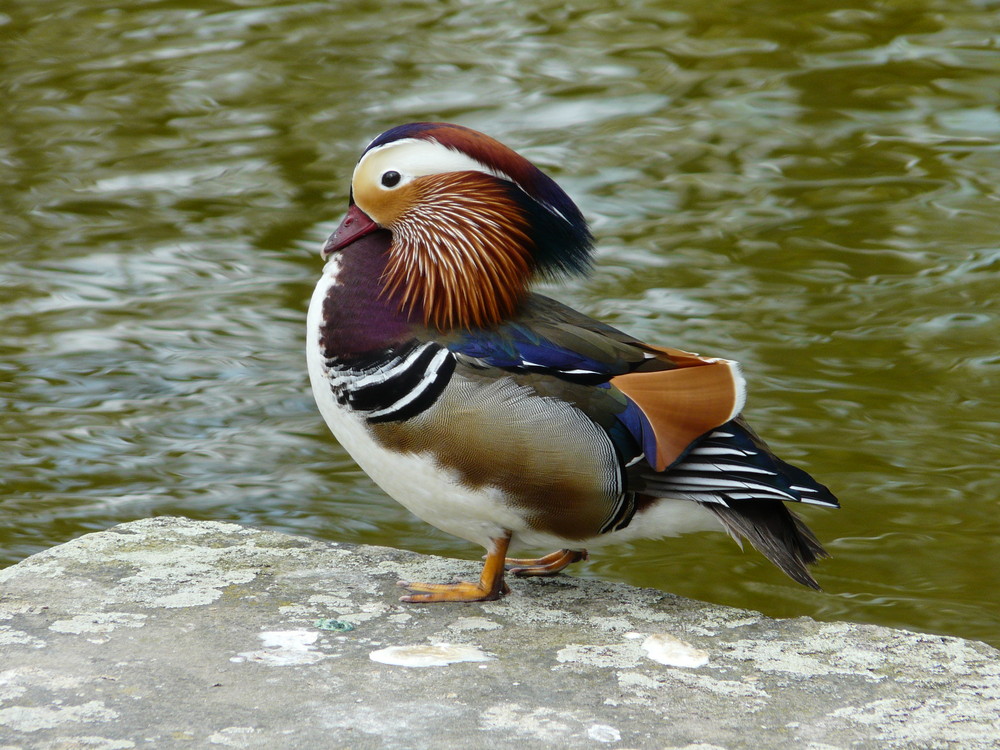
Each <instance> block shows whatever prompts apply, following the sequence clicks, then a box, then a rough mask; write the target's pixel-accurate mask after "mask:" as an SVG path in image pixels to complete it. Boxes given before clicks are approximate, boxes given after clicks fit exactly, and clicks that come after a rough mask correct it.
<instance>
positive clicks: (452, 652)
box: [368, 643, 493, 667]
mask: <svg viewBox="0 0 1000 750" xmlns="http://www.w3.org/2000/svg"><path fill="white" fill-rule="evenodd" d="M368 657H369V658H370V659H371V660H372V661H377V662H379V663H381V664H392V665H394V666H398V667H443V666H446V665H448V664H455V663H457V662H463V661H489V660H491V659H492V658H493V657H491V656H489V655H488V654H485V653H483V652H482V651H480V650H479V649H478V648H476V647H475V646H453V645H451V644H449V643H434V644H431V645H419V646H390V647H389V648H383V649H379V650H378V651H372V652H371V653H370V654H368Z"/></svg>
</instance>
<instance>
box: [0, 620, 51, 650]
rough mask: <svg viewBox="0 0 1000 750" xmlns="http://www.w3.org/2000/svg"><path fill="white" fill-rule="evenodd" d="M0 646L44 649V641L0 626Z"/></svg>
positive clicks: (20, 631)
mask: <svg viewBox="0 0 1000 750" xmlns="http://www.w3.org/2000/svg"><path fill="white" fill-rule="evenodd" d="M0 646H30V647H31V648H45V641H43V640H41V639H40V638H35V636H33V635H28V634H27V633H25V632H24V631H23V630H14V628H12V627H9V626H7V625H0Z"/></svg>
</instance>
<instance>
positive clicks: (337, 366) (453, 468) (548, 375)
mask: <svg viewBox="0 0 1000 750" xmlns="http://www.w3.org/2000/svg"><path fill="white" fill-rule="evenodd" d="M592 249H593V242H592V236H591V233H590V231H589V229H588V227H587V224H586V222H585V220H584V218H583V215H582V214H581V212H580V210H579V209H578V208H577V206H576V205H575V204H574V203H573V201H572V200H571V199H570V198H569V196H568V195H567V194H566V193H565V192H564V191H563V190H562V189H561V188H560V187H559V186H558V185H557V184H556V183H555V182H554V181H553V180H552V179H551V178H550V177H548V176H547V175H546V174H545V173H543V172H542V171H541V170H540V169H538V168H537V167H536V166H535V165H533V164H532V163H531V162H529V161H528V160H527V159H525V158H524V157H522V156H521V155H519V154H517V153H516V152H514V151H513V150H511V149H509V148H507V147H506V146H504V145H502V144H501V143H499V142H498V141H496V140H494V139H492V138H490V137H489V136H486V135H484V134H482V133H479V132H477V131H474V130H470V129H468V128H465V127H461V126H458V125H452V124H446V123H426V122H421V123H412V124H408V125H402V126H399V127H396V128H393V129H391V130H388V131H386V132H385V133H383V134H382V135H380V136H379V137H377V138H376V139H375V140H374V141H372V142H371V143H370V144H369V145H368V147H367V148H366V149H365V151H364V153H363V154H362V156H361V159H360V160H359V162H358V163H357V166H356V167H355V169H354V174H353V177H352V181H351V198H350V202H349V206H348V210H347V215H346V216H345V217H344V219H343V221H342V222H341V223H340V226H339V227H338V228H337V229H336V231H335V232H334V233H333V235H332V236H331V237H330V238H329V240H328V241H327V242H326V244H325V246H324V247H323V250H322V256H323V258H324V260H325V261H326V265H325V267H324V269H323V275H322V278H321V279H320V281H319V283H318V284H317V286H316V290H315V293H314V294H313V297H312V301H311V303H310V306H309V314H308V368H309V375H310V380H311V383H312V389H313V393H314V395H315V398H316V402H317V404H318V406H319V410H320V412H321V413H322V415H323V417H324V419H325V420H326V422H327V424H328V425H329V427H330V429H331V430H332V431H333V434H334V436H335V437H336V438H337V440H338V441H339V442H340V444H341V445H342V446H343V447H344V448H345V449H346V450H347V451H348V452H349V453H350V454H351V456H352V457H353V458H354V460H355V461H356V462H357V463H358V464H359V465H360V466H361V468H362V469H364V471H365V472H367V473H368V475H369V476H370V477H371V478H372V479H373V480H374V481H375V482H376V483H377V484H378V485H379V486H380V487H381V488H382V489H383V490H384V491H385V492H387V493H388V494H389V495H391V496H392V497H393V498H395V499H396V500H397V501H398V502H400V503H401V504H402V505H403V506H405V507H406V508H407V509H409V510H410V511H412V512H413V513H414V514H415V515H417V516H419V517H420V518H421V519H423V520H424V521H426V522H428V523H430V524H432V525H434V526H436V527H438V528H439V529H442V530H444V531H446V532H448V533H450V534H453V535H455V536H458V537H461V538H463V539H466V540H468V541H470V542H474V543H476V544H479V545H482V546H483V547H485V549H486V552H487V554H486V557H485V563H484V566H483V570H482V575H481V576H480V579H479V581H472V582H466V581H459V582H454V583H412V582H400V585H401V586H403V587H405V588H406V589H408V590H409V592H410V593H409V594H408V595H406V596H403V597H402V600H403V601H408V602H440V601H459V602H472V601H484V600H491V599H497V598H499V597H501V596H503V595H504V594H506V593H508V592H509V589H508V587H507V585H506V583H505V581H504V574H505V571H507V572H510V573H512V574H513V575H517V576H535V575H553V574H555V573H558V572H559V571H560V570H562V569H563V568H565V567H566V566H567V565H569V564H570V563H572V562H575V561H578V560H582V559H585V558H586V557H587V550H588V549H593V548H595V547H600V546H603V545H607V544H613V543H617V542H623V541H628V540H632V539H637V538H659V537H664V536H668V535H670V536H673V535H677V534H681V533H685V532H691V531H701V530H706V529H716V530H720V531H727V532H728V533H729V534H730V535H731V536H732V537H733V538H734V539H735V540H736V541H737V542H739V543H741V544H742V541H741V540H742V539H746V540H748V541H749V542H750V543H751V544H752V545H753V546H754V547H756V548H757V549H758V550H759V551H760V552H761V553H763V554H764V555H765V556H766V557H767V558H768V559H770V560H771V561H772V562H773V563H774V564H775V565H777V566H778V567H779V568H780V569H781V570H783V571H784V572H785V573H787V574H788V575H789V576H790V577H791V578H793V579H794V580H796V581H798V582H800V583H802V584H805V585H807V586H810V587H813V588H817V589H818V588H819V586H818V585H817V583H816V581H815V580H814V578H813V577H812V575H810V573H809V571H808V569H807V565H809V564H811V563H813V562H815V561H816V560H817V559H818V558H820V557H824V556H827V555H826V552H825V550H824V549H823V547H822V546H821V545H820V543H819V542H818V541H817V539H816V537H815V536H814V535H813V533H812V532H811V531H810V530H809V529H808V528H807V527H806V526H805V524H804V523H803V522H802V521H801V520H799V518H798V517H796V516H795V515H794V514H793V513H792V512H791V511H790V510H789V509H788V508H787V507H786V505H785V504H786V503H810V504H815V505H823V506H829V507H838V502H837V500H836V498H835V497H834V496H833V495H832V494H831V493H830V491H829V490H828V489H827V488H826V487H824V486H823V485H821V484H819V483H818V482H816V481H815V480H814V479H813V478H812V477H810V476H809V475H808V474H807V473H806V472H804V471H802V470H801V469H798V468H796V467H794V466H791V465H789V464H787V463H785V462H784V461H782V460H781V459H779V458H778V457H777V456H775V455H774V453H772V452H771V450H769V449H768V447H767V445H766V444H765V443H764V441H763V440H761V439H760V438H759V437H758V436H757V435H756V433H755V432H754V431H753V430H752V429H751V428H750V426H749V425H748V424H747V423H746V422H745V421H744V419H743V417H742V416H741V411H742V409H743V404H744V400H745V393H746V386H745V382H744V378H743V376H742V375H741V372H740V367H739V365H738V364H737V363H736V362H734V361H731V360H727V359H721V358H716V357H703V356H699V355H697V354H692V353H690V352H686V351H682V350H680V349H673V348H667V347H661V346H654V345H651V344H646V343H644V342H642V341H640V340H638V339H636V338H633V337H632V336H629V335H628V334H626V333H623V332H621V331H619V330H617V329H615V328H613V327H611V326H609V325H606V324H604V323H601V322H599V321H597V320H594V319H592V318H589V317H587V316H585V315H583V314H581V313H579V312H577V311H576V310H573V309H571V308H569V307H567V306H566V305H563V304H560V303H559V302H557V301H555V300H553V299H550V298H548V297H544V296H542V295H540V294H536V293H533V292H531V291H530V288H529V287H530V284H531V282H532V281H533V280H534V279H536V278H539V277H540V278H553V277H559V276H564V275H567V274H578V273H584V272H586V271H587V270H588V269H589V266H590V262H591V254H592ZM514 547H528V548H546V549H552V548H554V549H556V550H557V551H555V552H552V553H551V554H548V555H546V556H544V557H539V558H537V559H514V558H508V557H507V552H508V549H513V548H514Z"/></svg>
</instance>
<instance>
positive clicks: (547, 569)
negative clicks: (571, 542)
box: [504, 549, 587, 578]
mask: <svg viewBox="0 0 1000 750" xmlns="http://www.w3.org/2000/svg"><path fill="white" fill-rule="evenodd" d="M586 559H587V550H585V549H579V550H576V549H561V550H556V551H555V552H552V553H550V554H548V555H545V557H539V558H537V559H524V558H518V557H508V558H507V559H506V560H504V567H505V568H506V569H507V572H508V573H511V574H512V575H515V576H518V577H520V578H525V577H528V576H554V575H555V574H556V573H558V572H559V571H561V570H562V569H563V568H565V567H566V566H567V565H570V564H571V563H575V562H580V561H581V560H586Z"/></svg>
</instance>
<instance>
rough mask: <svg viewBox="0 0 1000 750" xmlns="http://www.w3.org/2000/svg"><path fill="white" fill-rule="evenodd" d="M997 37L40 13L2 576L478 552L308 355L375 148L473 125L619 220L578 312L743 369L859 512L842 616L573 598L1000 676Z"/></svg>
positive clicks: (892, 26) (563, 292)
mask: <svg viewBox="0 0 1000 750" xmlns="http://www.w3.org/2000/svg"><path fill="white" fill-rule="evenodd" d="M997 10H998V6H997V3H995V2H993V3H991V2H988V1H987V0H981V1H980V2H961V1H959V0H955V1H953V0H947V1H945V0H941V1H940V2H931V1H929V0H927V1H925V0H896V1H895V2H879V3H871V2H856V3H833V2H808V0H806V1H803V0H796V2H786V1H781V0H761V1H759V2H745V1H742V0H741V1H740V2H736V1H735V0H731V1H729V2H725V1H717V2H710V3H706V2H700V1H699V2H695V1H694V0H675V1H673V2H669V3H645V4H644V3H639V2H618V3H608V2H607V0H582V1H581V2H577V3H565V2H549V0H542V1H541V2H532V3H517V2H493V3H486V2H483V3H465V2H439V3H422V2H384V3H368V2H360V3H358V2H343V3H320V2H303V3H294V2H275V1H273V0H271V1H269V2H265V1H264V0H261V1H254V0H233V1H231V2H223V1H221V0H219V1H216V2H184V1H182V0H163V1H148V2H142V1H140V0H132V2H118V3H113V2H109V1H107V0H14V1H13V2H11V1H10V0H8V2H6V3H4V4H3V5H2V6H0V278H2V284H3V296H2V300H0V347H2V350H0V351H2V354H0V401H2V422H3V429H2V431H0V435H2V440H3V446H2V451H0V482H2V489H0V563H2V564H10V563H13V562H16V561H17V560H19V559H21V558H23V557H24V556H26V555H29V554H31V553H34V552H37V551H39V550H42V549H45V548H47V547H49V546H51V545H54V544H58V543H60V542H64V541H66V540H68V539H71V538H73V537H76V536H78V535H80V534H83V533H85V532H89V531H94V530H98V529H104V528H107V527H109V526H111V525H112V524H115V523H119V522H121V521H127V520H131V519H135V518H141V517H145V516H150V515H161V514H180V515H185V516H189V517H193V518H200V519H218V520H232V521H238V522H241V523H248V524H252V525H255V526H258V527H261V528H269V529H277V530H282V531H288V532H292V533H297V534H306V535H309V536H312V537H315V538H321V539H331V540H344V541H350V542H366V543H368V542H370V543H380V544H389V545H393V546H398V547H404V548H407V549H414V550H419V551H423V552H432V553H438V554H444V555H450V556H455V557H464V558H466V559H469V560H472V559H478V556H479V555H480V554H481V551H480V550H478V549H473V548H472V547H470V546H469V545H468V544H466V543H464V542H462V541H461V540H457V539H453V538H451V537H448V536H447V535H445V534H443V533H440V532H438V531H436V530H435V529H433V528H430V527H428V526H426V525H424V524H423V523H421V522H419V521H417V520H416V519H414V518H413V517H411V516H409V515H408V514H407V513H406V512H405V511H404V510H403V509H402V508H400V507H399V506H397V505H396V504H395V503H394V502H393V501H392V500H390V499H389V498H387V497H385V496H384V495H383V494H382V493H381V492H380V491H378V490H377V489H376V488H374V486H373V485H372V484H371V482H370V481H369V480H368V479H367V478H366V477H365V476H364V475H363V474H362V473H361V472H360V471H359V470H358V469H357V468H356V467H355V466H354V464H353V463H352V462H351V460H350V459H349V458H348V457H347V455H346V454H345V453H344V452H343V451H342V450H341V449H340V448H339V446H338V445H337V444H336V443H335V442H334V441H333V439H332V438H331V437H330V436H329V435H328V434H327V431H326V427H325V426H324V424H323V422H322V420H321V419H320V418H319V416H318V414H317V413H316V411H315V408H314V406H313V403H312V398H311V396H310V394H309V392H308V389H307V381H306V374H305V365H304V356H303V337H304V333H303V323H304V318H305V308H306V304H307V300H308V297H309V294H310V292H311V288H312V285H313V283H314V281H315V279H316V278H317V276H318V274H319V271H320V261H319V257H318V250H319V247H320V245H321V243H322V242H323V240H324V239H325V237H326V236H327V235H328V234H329V232H330V231H331V230H332V229H333V228H334V227H335V226H336V223H337V221H338V220H339V218H340V216H341V215H342V213H343V211H344V209H345V205H346V194H347V188H348V180H349V177H350V172H351V169H352V167H353V164H354V161H355V160H356V158H357V156H358V154H359V152H360V149H361V148H362V147H363V146H364V145H365V143H366V142H367V140H368V139H370V138H372V137H374V136H375V135H377V134H378V133H379V132H381V131H382V130H384V129H386V128H388V127H390V126H392V125H396V124H399V123H402V122H406V121H411V120H419V119H447V120H454V121H458V122H461V123H463V124H465V125H469V126H472V127H474V128H478V129H481V130H485V131H487V132H489V133H491V134H492V135H494V136H497V137H499V138H500V139H501V140H503V141H505V142H507V143H508V144H510V145H512V146H514V147H516V148H518V149H520V150H521V151H522V152H524V153H525V154H527V155H528V156H529V157H530V158H532V159H534V160H535V161H536V162H537V163H539V164H540V165H541V166H543V167H544V168H545V169H547V170H548V171H549V172H550V173H551V174H553V176H555V177H556V178H557V179H558V180H559V181H560V183H561V184H562V185H563V186H564V187H565V188H566V189H567V190H568V191H569V192H570V193H571V194H572V195H573V196H574V197H575V198H576V199H577V200H578V202H579V204H580V205H581V207H582V208H583V210H584V212H585V213H586V214H587V216H588V217H589V218H590V220H591V222H592V224H593V227H594V231H595V234H596V236H597V237H598V239H599V246H600V252H599V262H598V266H597V269H596V273H595V275H594V276H593V278H591V279H589V280H585V281H577V282H574V283H572V284H568V285H564V286H562V287H558V288H556V287H553V288H551V289H548V290H547V291H548V292H549V293H553V294H555V295H556V296H558V297H560V298H561V299H563V300H564V301H566V302H568V303H570V304H572V305H574V306H576V307H579V308H580V309H582V310H584V311H586V312H587V313H589V314H591V315H595V316H598V317H602V318H604V319H606V320H608V321H610V322H612V323H614V324H616V325H618V326H620V327H623V328H625V329H627V330H629V331H631V332H633V333H635V334H638V335H641V336H643V337H646V338H647V339H648V340H650V341H651V342H654V343H660V344H663V345H671V346H679V347H683V348H686V349H690V350H693V351H698V352H702V353H704V354H715V355H721V356H726V357H731V358H735V359H739V360H741V361H742V362H743V363H744V366H745V370H746V373H747V376H748V380H749V382H750V386H751V396H750V401H749V404H748V408H747V414H748V416H749V417H750V419H751V421H752V422H753V423H754V424H755V425H756V427H757V428H758V430H759V431H760V432H761V433H762V434H763V435H764V436H765V437H766V438H767V439H768V440H769V441H770V442H771V443H772V445H773V446H774V447H775V448H776V449H777V450H778V452H779V453H781V455H783V456H784V457H786V458H788V459H790V460H793V461H795V462H797V463H799V464H801V465H802V466H804V467H805V468H807V469H809V470H810V471H812V472H813V473H814V474H815V475H816V476H817V477H818V478H820V479H821V480H822V481H824V482H825V483H827V484H829V485H830V486H831V487H832V488H833V489H834V490H835V492H837V494H838V495H839V496H840V497H841V499H842V501H843V503H844V508H843V509H842V510H840V511H826V510H822V509H808V508H807V509H805V510H804V515H806V517H807V520H808V522H809V523H810V525H811V526H813V528H814V529H815V530H816V532H817V533H818V535H819V536H820V537H821V538H822V539H823V540H824V541H825V542H826V544H827V546H828V548H829V549H830V551H831V552H832V553H833V555H834V558H833V559H832V560H830V561H827V562H824V563H823V564H822V565H820V566H819V567H818V568H817V570H816V575H817V577H818V578H819V580H820V581H821V582H822V583H823V585H824V587H825V589H826V590H825V592H824V593H821V594H816V593H813V592H810V591H807V590H805V589H803V588H801V587H798V586H797V585H795V584H793V583H792V582H790V581H788V580H787V579H785V578H784V577H783V576H782V574H781V573H780V572H778V571H777V570H775V569H774V568H772V567H771V566H770V565H769V564H768V563H766V562H765V561H763V559H762V558H761V557H760V556H759V555H757V554H756V553H753V552H746V553H744V552H741V551H740V550H739V549H738V548H737V547H736V546H735V545H734V544H733V543H732V542H731V541H730V540H729V539H728V538H727V537H725V536H724V535H721V534H718V535H698V536H692V537H684V538H680V539H675V540H667V541H663V542H648V543H642V544H635V545H628V546H623V547H620V548H615V549H610V550H606V551H604V552H602V553H601V554H599V555H595V557H594V558H593V559H592V560H591V561H590V562H589V563H586V564H582V565H578V566H575V575H580V576H588V577H602V578H611V579H617V580H623V581H628V582H630V583H633V584H637V585H644V586H655V587H659V588H663V589H665V590H669V591H673V592H676V593H678V594H683V595H686V596H691V597H696V598H699V599H706V600H710V601H714V602H720V603H725V604H732V605H736V606H743V607H752V608H754V609H760V610H762V611H764V612H767V613H769V614H771V615H776V616H794V615H809V616H813V617H817V618H821V619H824V620H833V619H848V620H854V621H863V622H875V623H882V624H887V625H893V626H902V627H908V628H913V629H920V630H930V631H935V632H941V633H949V634H955V635H962V636H967V637H974V638H982V639H986V640H988V641H991V642H992V643H994V644H1000V604H998V596H997V593H996V591H997V588H998V585H1000V573H998V568H1000V541H998V537H1000V520H998V517H1000V514H998V497H1000V491H998V489H997V472H996V468H995V464H996V461H997V456H998V451H997V448H996V435H997V432H998V426H1000V399H998V397H997V383H998V380H1000V352H998V349H997V341H998V340H1000V318H998V308H1000V303H998V296H1000V295H998V279H1000V222H998V219H997V216H998V209H1000V204H998V201H1000V193H998V191H997V188H996V186H997V185H998V184H1000V145H998V143H1000V140H998V139H1000V113H998V109H997V100H998V94H997V92H1000V50H998V47H1000V36H998V25H997ZM474 567H475V565H474V564H471V563H456V573H460V572H461V573H467V572H469V571H470V570H471V569H473V568H474ZM518 585H519V586H530V585H531V583H530V582H525V583H521V584H518Z"/></svg>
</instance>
